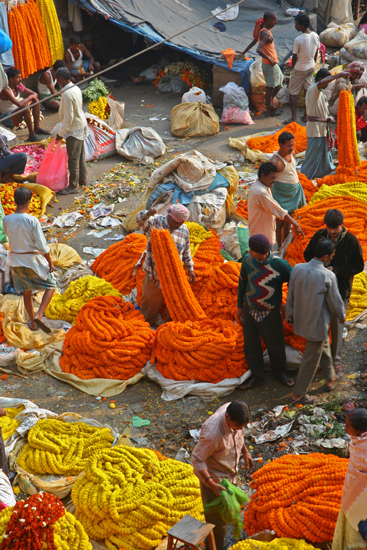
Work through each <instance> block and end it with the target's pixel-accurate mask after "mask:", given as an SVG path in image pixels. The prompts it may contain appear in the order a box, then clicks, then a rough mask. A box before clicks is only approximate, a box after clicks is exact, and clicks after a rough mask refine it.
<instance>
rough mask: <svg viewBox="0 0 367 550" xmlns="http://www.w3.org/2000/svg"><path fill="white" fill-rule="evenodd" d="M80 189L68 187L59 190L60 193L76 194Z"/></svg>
mask: <svg viewBox="0 0 367 550" xmlns="http://www.w3.org/2000/svg"><path fill="white" fill-rule="evenodd" d="M79 192H80V191H79V189H78V188H77V187H70V185H69V187H66V188H65V189H62V190H61V191H58V192H57V194H58V195H76V194H77V193H79Z"/></svg>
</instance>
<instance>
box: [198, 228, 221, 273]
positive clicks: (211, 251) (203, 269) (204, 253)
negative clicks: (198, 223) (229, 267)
mask: <svg viewBox="0 0 367 550" xmlns="http://www.w3.org/2000/svg"><path fill="white" fill-rule="evenodd" d="M210 231H211V232H212V233H213V237H211V238H210V239H207V240H205V241H203V242H202V243H201V245H200V246H199V248H198V249H197V251H196V253H195V256H194V258H193V260H194V268H195V275H196V281H201V280H202V279H203V278H205V277H208V276H209V275H210V273H211V271H212V269H213V267H214V266H215V265H222V264H224V259H223V256H221V255H220V248H221V247H220V238H219V237H218V235H217V234H216V233H215V231H213V230H212V229H210Z"/></svg>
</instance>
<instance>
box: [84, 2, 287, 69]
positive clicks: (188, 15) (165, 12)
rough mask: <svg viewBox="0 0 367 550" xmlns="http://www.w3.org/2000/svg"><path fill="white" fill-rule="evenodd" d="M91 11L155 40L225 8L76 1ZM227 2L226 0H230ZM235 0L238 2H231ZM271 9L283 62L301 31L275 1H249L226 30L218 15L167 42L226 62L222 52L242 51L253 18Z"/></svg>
mask: <svg viewBox="0 0 367 550" xmlns="http://www.w3.org/2000/svg"><path fill="white" fill-rule="evenodd" d="M74 1H77V2H78V3H79V4H80V6H81V7H83V8H85V9H86V10H87V11H89V12H90V13H99V14H101V15H102V16H104V17H106V18H108V19H109V20H110V21H111V22H112V23H114V24H116V25H119V26H121V27H122V28H124V29H125V30H127V31H129V32H132V33H136V34H140V35H143V36H145V37H147V38H148V39H150V40H151V41H153V42H160V41H161V40H163V39H164V38H168V37H170V36H173V35H175V34H176V33H178V32H180V31H184V30H185V29H187V28H189V27H191V26H193V25H195V24H196V23H198V22H199V21H202V20H203V19H205V18H207V17H209V16H210V14H211V11H212V10H214V9H215V8H217V7H222V9H224V8H225V6H224V5H223V4H221V3H220V2H219V0H74ZM226 3H227V2H226ZM233 3H234V2H233ZM267 10H272V11H274V12H275V13H276V14H277V15H278V24H277V25H276V26H275V27H274V29H273V35H274V40H275V45H276V49H277V53H278V57H279V62H280V63H283V62H284V61H285V60H286V59H287V57H288V56H289V55H290V53H292V50H293V42H294V39H295V37H296V36H297V34H298V33H297V31H296V30H295V28H294V19H293V17H287V16H286V15H285V11H284V10H283V8H282V7H281V6H279V4H278V3H277V2H276V1H275V0H246V1H245V2H244V3H243V4H241V5H240V6H239V14H238V16H237V18H236V19H235V20H234V21H226V22H224V25H225V26H226V31H225V32H219V31H217V30H216V29H214V28H213V25H214V23H216V22H218V19H216V18H215V17H213V19H210V20H209V21H207V22H206V23H202V24H200V25H199V26H197V27H194V28H192V29H191V30H187V31H185V32H183V33H182V34H180V35H179V36H177V37H176V38H174V39H172V41H171V42H167V45H168V46H170V47H172V48H175V49H178V50H181V51H185V52H186V53H188V54H190V55H192V56H193V57H195V58H197V59H201V60H203V61H207V62H209V63H214V64H218V65H223V66H226V63H223V61H219V59H218V57H219V55H220V53H221V51H223V50H225V49H227V48H232V49H233V50H239V51H243V50H244V49H245V47H246V46H247V45H248V44H249V43H250V42H251V40H252V33H253V29H254V24H255V21H256V20H257V19H258V18H259V17H261V16H262V15H263V13H264V12H265V11H267ZM241 68H242V70H243V68H244V64H243V62H242V64H241V63H239V64H235V65H234V67H233V69H234V70H235V71H236V72H241Z"/></svg>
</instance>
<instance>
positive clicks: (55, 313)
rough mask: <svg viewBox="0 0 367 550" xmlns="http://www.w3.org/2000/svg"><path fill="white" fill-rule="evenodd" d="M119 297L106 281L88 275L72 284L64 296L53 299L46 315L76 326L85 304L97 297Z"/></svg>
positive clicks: (59, 295)
mask: <svg viewBox="0 0 367 550" xmlns="http://www.w3.org/2000/svg"><path fill="white" fill-rule="evenodd" d="M106 295H108V296H118V297H120V296H121V294H120V293H119V292H118V291H117V290H116V289H115V288H114V287H113V286H112V285H111V283H108V282H106V281H105V280H104V279H99V278H98V277H93V276H92V275H88V276H87V277H81V278H80V279H77V280H76V281H73V282H71V283H70V286H69V287H68V288H67V289H66V291H65V292H64V294H58V295H56V296H53V297H52V300H51V302H50V303H49V305H48V306H47V308H46V311H45V314H46V317H48V318H49V319H63V320H64V321H68V322H69V323H72V324H74V322H75V318H76V316H77V315H78V313H79V311H80V310H81V308H82V307H83V305H84V304H86V303H87V302H89V300H91V299H92V298H95V297H96V296H106Z"/></svg>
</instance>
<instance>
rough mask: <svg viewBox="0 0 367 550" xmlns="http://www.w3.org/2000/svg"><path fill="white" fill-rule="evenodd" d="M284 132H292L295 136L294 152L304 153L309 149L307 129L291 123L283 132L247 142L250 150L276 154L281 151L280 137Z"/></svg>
mask: <svg viewBox="0 0 367 550" xmlns="http://www.w3.org/2000/svg"><path fill="white" fill-rule="evenodd" d="M282 132H290V133H291V134H293V135H294V150H295V152H296V153H302V151H306V149H307V134H306V127H305V126H300V125H299V124H297V122H291V123H290V124H287V125H286V126H284V128H283V129H282V130H279V131H278V132H275V133H274V134H268V135H266V136H260V137H254V138H250V139H248V140H247V145H248V147H250V149H256V150H257V151H262V152H263V153H270V154H272V153H274V151H277V150H278V149H279V143H278V137H279V136H280V134H281V133H282Z"/></svg>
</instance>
